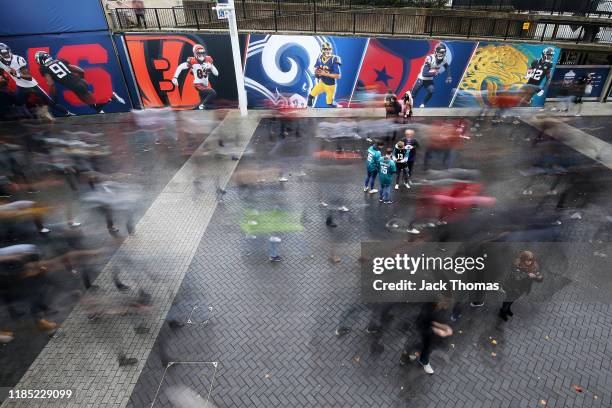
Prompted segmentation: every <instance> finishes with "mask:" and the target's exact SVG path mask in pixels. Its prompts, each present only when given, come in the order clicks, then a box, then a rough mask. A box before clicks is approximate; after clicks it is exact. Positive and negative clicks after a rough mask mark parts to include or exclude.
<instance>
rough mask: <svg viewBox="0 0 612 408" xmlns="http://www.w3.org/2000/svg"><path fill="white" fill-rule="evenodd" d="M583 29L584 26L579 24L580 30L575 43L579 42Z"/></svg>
mask: <svg viewBox="0 0 612 408" xmlns="http://www.w3.org/2000/svg"><path fill="white" fill-rule="evenodd" d="M583 31H584V26H580V32H579V33H578V38H577V39H576V44H578V43H579V42H580V37H582V32H583Z"/></svg>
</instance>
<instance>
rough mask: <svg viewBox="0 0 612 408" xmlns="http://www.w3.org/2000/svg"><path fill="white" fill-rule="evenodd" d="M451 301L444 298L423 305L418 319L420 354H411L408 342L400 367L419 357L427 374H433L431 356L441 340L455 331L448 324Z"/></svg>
mask: <svg viewBox="0 0 612 408" xmlns="http://www.w3.org/2000/svg"><path fill="white" fill-rule="evenodd" d="M449 306H450V299H448V298H443V299H442V300H441V301H439V302H437V303H436V302H428V303H423V305H422V307H421V312H420V313H419V316H418V317H417V321H416V324H417V327H418V329H419V332H420V334H421V339H420V340H421V341H420V348H419V353H414V354H411V353H410V350H411V347H410V345H409V343H408V342H407V343H406V345H405V346H404V351H403V352H402V356H401V357H400V365H405V364H406V363H407V362H408V361H411V360H413V359H416V357H418V360H419V364H421V365H422V366H423V370H424V371H425V372H426V373H427V374H433V373H434V370H433V368H432V367H431V364H430V363H429V356H430V355H431V352H432V351H433V349H434V347H435V345H436V343H437V342H438V341H439V339H443V338H446V337H450V336H452V335H453V329H452V328H451V327H450V326H449V325H448V324H447V323H446V322H447V317H448V309H449Z"/></svg>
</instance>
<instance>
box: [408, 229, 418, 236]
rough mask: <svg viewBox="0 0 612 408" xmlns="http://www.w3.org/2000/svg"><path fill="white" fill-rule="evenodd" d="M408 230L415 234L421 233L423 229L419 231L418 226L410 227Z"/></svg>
mask: <svg viewBox="0 0 612 408" xmlns="http://www.w3.org/2000/svg"><path fill="white" fill-rule="evenodd" d="M406 232H407V233H409V234H415V235H416V234H420V233H421V231H419V230H418V229H416V228H409V229H407V230H406Z"/></svg>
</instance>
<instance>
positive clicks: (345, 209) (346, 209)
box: [338, 206, 349, 212]
mask: <svg viewBox="0 0 612 408" xmlns="http://www.w3.org/2000/svg"><path fill="white" fill-rule="evenodd" d="M348 210H349V209H348V208H346V207H345V206H342V207H340V208H338V211H342V212H347V211H348Z"/></svg>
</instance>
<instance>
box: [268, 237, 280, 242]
mask: <svg viewBox="0 0 612 408" xmlns="http://www.w3.org/2000/svg"><path fill="white" fill-rule="evenodd" d="M270 242H276V243H279V242H281V239H280V238H279V237H270Z"/></svg>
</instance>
